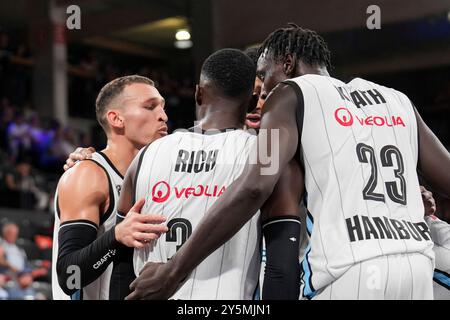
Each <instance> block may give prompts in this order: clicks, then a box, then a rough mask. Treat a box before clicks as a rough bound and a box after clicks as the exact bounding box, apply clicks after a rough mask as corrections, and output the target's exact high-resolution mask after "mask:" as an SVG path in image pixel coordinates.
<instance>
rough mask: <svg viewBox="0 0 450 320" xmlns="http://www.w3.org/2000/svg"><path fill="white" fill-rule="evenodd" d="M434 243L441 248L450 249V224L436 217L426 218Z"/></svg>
mask: <svg viewBox="0 0 450 320" xmlns="http://www.w3.org/2000/svg"><path fill="white" fill-rule="evenodd" d="M425 221H426V222H427V224H428V227H429V228H430V232H431V238H432V239H433V242H434V243H435V244H437V245H439V246H441V247H445V248H448V249H450V224H448V223H447V222H445V221H442V220H440V219H438V218H437V217H435V216H426V217H425Z"/></svg>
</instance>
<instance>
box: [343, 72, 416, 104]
mask: <svg viewBox="0 0 450 320" xmlns="http://www.w3.org/2000/svg"><path fill="white" fill-rule="evenodd" d="M348 84H349V85H350V86H352V87H356V88H358V87H368V88H376V89H378V90H380V91H383V92H390V93H394V94H398V95H400V96H402V97H404V98H406V99H408V97H407V96H406V94H404V93H403V92H401V91H399V90H397V89H394V88H391V87H388V86H385V85H382V84H379V83H376V82H373V81H370V80H367V79H363V78H360V77H356V78H353V79H352V80H351V81H350V82H348Z"/></svg>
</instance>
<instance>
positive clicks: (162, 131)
mask: <svg viewBox="0 0 450 320" xmlns="http://www.w3.org/2000/svg"><path fill="white" fill-rule="evenodd" d="M168 134H169V133H168V132H167V131H166V130H160V131H158V132H156V135H157V137H158V138H162V137H165V136H167V135H168Z"/></svg>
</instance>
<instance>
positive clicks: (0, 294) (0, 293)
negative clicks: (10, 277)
mask: <svg viewBox="0 0 450 320" xmlns="http://www.w3.org/2000/svg"><path fill="white" fill-rule="evenodd" d="M5 286H6V275H4V274H3V273H0V300H6V299H8V298H9V294H8V291H6V290H5Z"/></svg>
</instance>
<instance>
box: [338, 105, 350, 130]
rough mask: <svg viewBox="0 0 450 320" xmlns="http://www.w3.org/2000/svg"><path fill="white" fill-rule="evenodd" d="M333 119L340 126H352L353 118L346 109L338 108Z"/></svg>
mask: <svg viewBox="0 0 450 320" xmlns="http://www.w3.org/2000/svg"><path fill="white" fill-rule="evenodd" d="M334 117H335V118H336V120H337V122H339V123H340V124H341V125H342V126H344V127H348V126H351V125H352V124H353V116H352V114H351V113H350V111H348V109H347V108H339V109H336V111H335V112H334Z"/></svg>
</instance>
